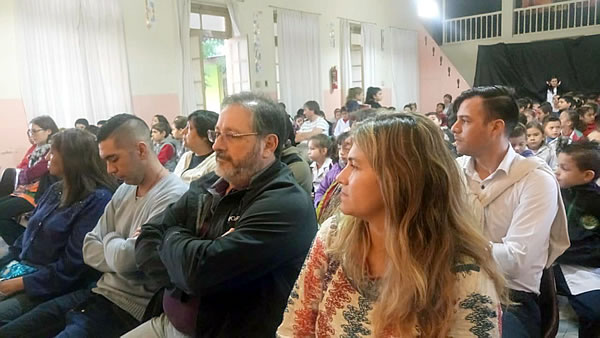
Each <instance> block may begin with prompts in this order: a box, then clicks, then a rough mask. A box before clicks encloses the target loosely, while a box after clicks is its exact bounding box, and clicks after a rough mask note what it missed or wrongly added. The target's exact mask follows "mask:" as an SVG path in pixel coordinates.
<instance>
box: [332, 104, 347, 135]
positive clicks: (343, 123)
mask: <svg viewBox="0 0 600 338" xmlns="http://www.w3.org/2000/svg"><path fill="white" fill-rule="evenodd" d="M340 113H341V118H340V119H339V120H338V121H337V123H336V125H335V129H334V130H333V136H335V137H338V136H339V135H340V134H341V133H344V132H347V131H349V130H350V117H349V114H348V110H347V109H346V107H342V108H340Z"/></svg>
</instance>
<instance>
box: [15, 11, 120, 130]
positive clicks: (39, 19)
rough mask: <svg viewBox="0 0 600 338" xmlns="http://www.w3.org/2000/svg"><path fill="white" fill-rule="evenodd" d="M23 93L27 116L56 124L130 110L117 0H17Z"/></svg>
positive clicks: (94, 121)
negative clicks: (38, 117) (43, 117)
mask: <svg viewBox="0 0 600 338" xmlns="http://www.w3.org/2000/svg"><path fill="white" fill-rule="evenodd" d="M17 16H18V19H19V22H20V28H21V29H20V33H21V36H20V39H19V40H20V42H21V52H22V55H21V58H20V60H21V73H22V82H21V86H22V95H23V103H24V105H25V111H26V112H27V116H28V118H29V119H31V118H33V117H36V116H40V115H50V116H52V118H53V119H54V120H55V121H56V123H57V124H58V125H59V127H73V123H74V122H75V120H76V119H77V118H80V117H83V118H87V119H88V120H89V121H90V123H96V122H97V121H98V120H102V119H107V118H109V117H110V116H112V115H115V114H117V113H122V112H131V93H130V88H129V69H128V64H127V54H126V49H125V35H124V31H123V18H122V15H121V9H120V7H119V1H118V0H102V1H97V0H44V1H39V0H19V1H17Z"/></svg>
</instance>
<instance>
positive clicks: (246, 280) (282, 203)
mask: <svg viewBox="0 0 600 338" xmlns="http://www.w3.org/2000/svg"><path fill="white" fill-rule="evenodd" d="M223 107H224V108H223V110H222V112H221V114H220V115H219V120H218V122H217V125H216V127H215V130H214V131H211V132H210V133H209V137H210V138H211V139H212V140H213V141H214V144H213V149H214V150H215V152H216V154H217V169H216V170H215V174H209V175H206V176H204V177H202V178H201V179H200V180H198V181H195V182H193V183H192V185H191V186H190V190H189V191H188V192H187V193H186V194H185V195H184V196H183V197H182V198H181V199H180V200H179V201H178V202H177V203H175V204H174V205H172V206H170V207H169V208H168V209H167V211H166V212H165V213H164V214H163V215H162V217H160V218H156V219H153V220H152V221H151V222H149V223H148V224H146V225H144V226H143V227H142V232H141V235H140V237H139V238H138V240H137V243H136V260H137V264H138V266H139V267H140V268H141V269H142V271H144V273H145V275H146V276H148V278H150V279H152V280H154V281H157V282H160V283H161V284H162V285H163V286H165V287H166V290H165V291H164V295H163V296H162V306H157V307H152V308H153V309H157V310H158V311H157V312H155V313H154V315H155V316H156V317H154V318H152V319H151V320H150V321H148V322H146V323H144V324H143V325H141V326H140V327H138V328H136V329H135V330H133V331H131V332H129V333H128V334H127V335H125V337H164V336H170V337H175V336H176V337H182V336H200V337H248V336H253V337H274V336H275V330H276V329H277V326H278V325H279V323H280V322H281V320H282V316H283V311H284V309H285V306H286V302H287V298H288V296H289V294H290V291H291V288H292V286H293V284H294V281H295V280H296V278H297V277H298V273H299V272H300V268H301V267H302V263H303V262H304V259H305V257H306V254H307V252H308V249H309V248H310V243H311V241H312V240H313V238H314V235H315V233H316V230H317V224H316V220H315V214H314V208H313V207H312V203H311V202H312V201H311V200H310V198H309V196H308V194H307V193H306V192H305V191H304V190H302V188H300V186H299V185H298V184H297V183H296V181H295V180H294V178H293V176H292V173H291V172H290V170H289V169H288V168H287V167H286V166H285V164H283V163H282V162H281V161H279V160H277V158H278V157H279V153H280V151H281V148H282V146H283V142H281V143H280V140H284V139H285V133H286V132H285V129H286V127H285V123H286V117H284V116H283V114H282V112H281V110H280V108H279V107H278V106H277V104H276V103H275V102H273V101H272V100H270V99H267V98H265V97H263V96H259V95H256V94H252V93H241V94H236V95H232V96H230V97H228V98H226V99H225V100H224V102H223ZM156 299H158V300H159V301H160V300H161V297H157V298H156ZM163 310H164V312H163ZM161 312H163V313H162V314H161Z"/></svg>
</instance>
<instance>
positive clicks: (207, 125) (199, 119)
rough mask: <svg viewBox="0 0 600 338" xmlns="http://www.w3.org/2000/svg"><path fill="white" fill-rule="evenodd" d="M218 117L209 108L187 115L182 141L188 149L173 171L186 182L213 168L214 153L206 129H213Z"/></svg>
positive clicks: (214, 163)
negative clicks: (185, 130) (185, 129)
mask: <svg viewBox="0 0 600 338" xmlns="http://www.w3.org/2000/svg"><path fill="white" fill-rule="evenodd" d="M218 118H219V115H218V114H217V113H215V112H213V111H210V110H196V111H195V112H193V113H191V114H190V115H189V116H188V117H187V132H186V133H185V136H184V143H185V146H186V147H187V148H188V149H189V151H188V152H186V153H185V154H183V156H181V158H180V159H179V163H177V167H176V168H175V170H174V171H173V173H174V174H175V175H177V176H179V177H181V179H182V180H183V181H184V182H185V183H187V184H190V183H192V181H195V180H197V179H199V178H200V177H202V176H204V175H206V174H208V173H209V172H212V171H214V170H215V167H216V162H215V153H214V152H213V150H212V145H213V143H212V142H211V141H210V140H209V139H208V131H209V130H213V129H215V125H216V124H217V119H218Z"/></svg>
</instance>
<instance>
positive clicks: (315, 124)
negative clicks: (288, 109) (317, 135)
mask: <svg viewBox="0 0 600 338" xmlns="http://www.w3.org/2000/svg"><path fill="white" fill-rule="evenodd" d="M315 128H321V129H322V130H323V132H322V134H324V135H327V136H329V123H327V121H325V119H324V118H322V117H320V116H319V117H317V119H316V120H314V121H310V120H307V121H304V123H302V126H301V127H300V130H298V132H300V133H306V132H311V131H313V129H315ZM302 143H308V140H306V141H302Z"/></svg>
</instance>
